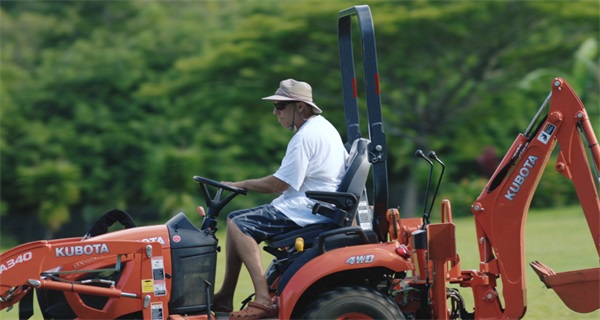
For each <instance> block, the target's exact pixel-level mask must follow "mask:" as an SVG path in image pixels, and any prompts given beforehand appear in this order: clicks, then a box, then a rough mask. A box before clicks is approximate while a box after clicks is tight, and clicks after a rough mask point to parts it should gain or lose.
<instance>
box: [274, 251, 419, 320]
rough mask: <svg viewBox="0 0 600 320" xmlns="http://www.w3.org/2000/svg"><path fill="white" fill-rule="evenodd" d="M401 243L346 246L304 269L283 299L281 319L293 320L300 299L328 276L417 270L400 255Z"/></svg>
mask: <svg viewBox="0 0 600 320" xmlns="http://www.w3.org/2000/svg"><path fill="white" fill-rule="evenodd" d="M398 247H400V244H399V243H397V242H386V243H376V244H367V245H360V246H352V247H345V248H340V249H335V250H331V251H329V252H326V253H324V254H322V255H320V256H318V257H316V258H314V259H312V260H311V261H309V262H308V263H306V264H305V265H304V266H303V267H302V268H300V269H299V270H298V271H297V272H296V274H294V276H293V277H292V278H291V279H290V281H289V282H288V284H287V285H286V286H285V288H284V289H283V292H281V295H280V296H279V318H280V319H290V318H291V315H292V312H293V311H294V307H295V306H296V303H298V300H299V299H300V297H301V296H302V295H303V294H304V292H306V290H307V289H308V288H310V287H311V286H312V285H313V284H315V283H316V282H318V281H319V280H320V279H322V278H323V277H326V276H328V275H331V274H334V273H338V272H342V271H347V270H356V269H366V268H375V267H385V268H388V269H390V270H392V271H394V272H401V271H408V270H413V268H414V266H413V264H412V263H411V262H409V261H408V260H406V259H405V258H403V257H402V256H400V254H398V253H397V252H396V248H398Z"/></svg>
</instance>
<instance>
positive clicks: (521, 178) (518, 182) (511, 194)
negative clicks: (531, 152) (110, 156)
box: [504, 156, 538, 201]
mask: <svg viewBox="0 0 600 320" xmlns="http://www.w3.org/2000/svg"><path fill="white" fill-rule="evenodd" d="M537 159H538V157H536V156H529V157H528V158H527V160H526V161H525V164H523V166H522V167H521V169H520V170H519V174H518V175H517V176H516V177H515V180H513V182H512V185H511V186H510V187H509V188H508V190H506V194H505V195H504V197H505V198H506V199H508V200H510V201H513V200H514V199H515V197H516V196H517V193H519V190H521V186H522V185H523V183H525V179H527V176H529V170H530V169H533V167H534V166H535V163H536V161H537Z"/></svg>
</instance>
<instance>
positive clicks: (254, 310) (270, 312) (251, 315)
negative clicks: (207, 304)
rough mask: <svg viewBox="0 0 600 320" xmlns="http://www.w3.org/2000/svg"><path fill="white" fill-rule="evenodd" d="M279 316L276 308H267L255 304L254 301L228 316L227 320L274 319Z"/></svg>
mask: <svg viewBox="0 0 600 320" xmlns="http://www.w3.org/2000/svg"><path fill="white" fill-rule="evenodd" d="M278 315H279V312H278V310H277V308H275V307H270V308H269V307H267V306H265V305H264V304H260V303H256V302H254V301H250V302H248V307H246V308H245V309H243V310H240V311H236V312H232V313H231V314H229V319H230V320H231V319H246V320H255V319H264V318H275V317H277V316H278Z"/></svg>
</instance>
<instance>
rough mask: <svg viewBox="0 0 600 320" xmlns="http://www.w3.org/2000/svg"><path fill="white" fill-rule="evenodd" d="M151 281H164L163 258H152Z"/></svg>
mask: <svg viewBox="0 0 600 320" xmlns="http://www.w3.org/2000/svg"><path fill="white" fill-rule="evenodd" d="M152 279H153V280H155V281H156V280H165V269H164V264H163V257H162V256H161V257H152Z"/></svg>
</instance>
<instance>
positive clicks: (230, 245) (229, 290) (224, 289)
mask: <svg viewBox="0 0 600 320" xmlns="http://www.w3.org/2000/svg"><path fill="white" fill-rule="evenodd" d="M232 225H233V226H234V227H235V229H238V230H239V228H238V227H237V226H236V225H235V223H233V222H232V221H231V219H227V242H226V244H225V276H224V278H223V285H222V286H221V289H219V292H217V293H216V294H215V296H214V299H213V301H214V303H215V305H218V306H219V307H222V308H226V309H229V310H233V294H234V293H235V287H236V284H237V282H238V278H239V277H240V270H241V269H242V260H240V257H239V255H238V248H237V246H236V243H235V240H234V236H233V235H232V234H231V233H232V231H233V229H234V228H232V227H231V226H232Z"/></svg>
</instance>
